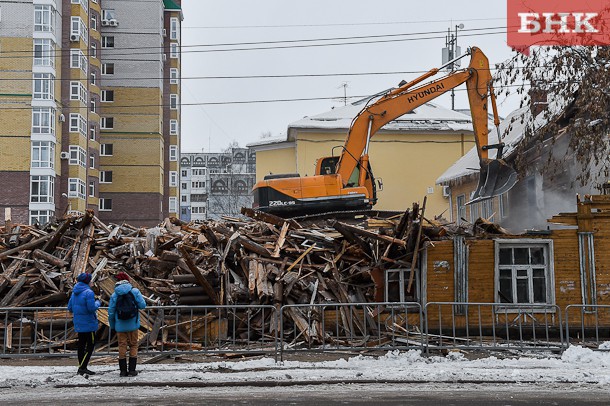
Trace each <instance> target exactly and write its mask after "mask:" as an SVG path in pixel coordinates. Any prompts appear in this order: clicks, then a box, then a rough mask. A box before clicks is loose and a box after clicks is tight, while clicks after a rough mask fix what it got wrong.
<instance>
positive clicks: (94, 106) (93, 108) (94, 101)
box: [89, 97, 97, 113]
mask: <svg viewBox="0 0 610 406" xmlns="http://www.w3.org/2000/svg"><path fill="white" fill-rule="evenodd" d="M89 104H90V105H91V106H90V108H91V112H92V113H95V112H96V110H97V108H96V107H97V102H96V100H95V98H94V97H92V98H91V102H90V103H89Z"/></svg>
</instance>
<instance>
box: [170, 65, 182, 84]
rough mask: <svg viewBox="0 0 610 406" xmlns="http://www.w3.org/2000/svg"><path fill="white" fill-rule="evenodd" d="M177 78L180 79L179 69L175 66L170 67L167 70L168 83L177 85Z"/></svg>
mask: <svg viewBox="0 0 610 406" xmlns="http://www.w3.org/2000/svg"><path fill="white" fill-rule="evenodd" d="M179 80H180V71H179V70H178V69H177V68H170V70H169V83H170V85H177V84H178V81H179Z"/></svg>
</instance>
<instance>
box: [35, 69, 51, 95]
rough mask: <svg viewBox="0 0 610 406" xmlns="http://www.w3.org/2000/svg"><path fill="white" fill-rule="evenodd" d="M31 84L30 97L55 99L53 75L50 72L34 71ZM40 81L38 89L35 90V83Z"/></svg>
mask: <svg viewBox="0 0 610 406" xmlns="http://www.w3.org/2000/svg"><path fill="white" fill-rule="evenodd" d="M33 78H34V83H33V85H32V99H34V100H53V99H55V76H53V75H52V74H51V73H34V75H33ZM37 83H40V91H36V84H37Z"/></svg>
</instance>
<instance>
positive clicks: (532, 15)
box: [507, 0, 610, 55]
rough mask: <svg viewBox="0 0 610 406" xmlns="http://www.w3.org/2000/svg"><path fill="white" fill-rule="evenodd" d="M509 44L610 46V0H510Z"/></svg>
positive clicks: (517, 46) (519, 48) (524, 47)
mask: <svg viewBox="0 0 610 406" xmlns="http://www.w3.org/2000/svg"><path fill="white" fill-rule="evenodd" d="M507 1H508V41H507V42H508V45H509V46H510V47H512V48H514V49H515V50H517V51H519V52H522V53H524V54H526V55H527V54H529V48H530V47H531V46H537V45H559V46H593V45H610V1H608V0H507Z"/></svg>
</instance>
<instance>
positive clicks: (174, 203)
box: [169, 197, 178, 213]
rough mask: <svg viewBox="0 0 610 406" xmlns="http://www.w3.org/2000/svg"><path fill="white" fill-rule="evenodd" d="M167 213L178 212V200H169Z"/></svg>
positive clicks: (171, 198)
mask: <svg viewBox="0 0 610 406" xmlns="http://www.w3.org/2000/svg"><path fill="white" fill-rule="evenodd" d="M169 211H170V213H176V212H178V199H177V198H175V197H170V198H169Z"/></svg>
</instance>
